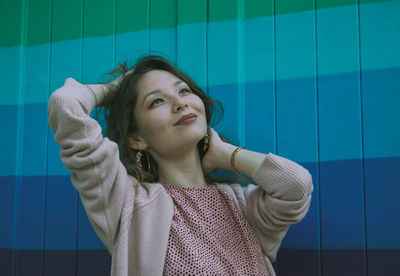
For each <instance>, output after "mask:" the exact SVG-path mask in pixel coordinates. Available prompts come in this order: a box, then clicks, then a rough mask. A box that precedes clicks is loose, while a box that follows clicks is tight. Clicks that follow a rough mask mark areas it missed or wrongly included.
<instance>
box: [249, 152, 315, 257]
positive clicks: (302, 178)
mask: <svg viewBox="0 0 400 276" xmlns="http://www.w3.org/2000/svg"><path fill="white" fill-rule="evenodd" d="M251 178H252V179H253V181H254V182H256V183H257V184H258V186H256V185H254V184H250V185H247V187H246V188H245V189H244V191H243V192H244V197H245V199H246V202H247V216H248V219H249V222H250V224H251V225H252V226H253V228H254V230H255V232H256V234H257V236H258V238H259V239H260V242H261V246H262V249H263V253H264V254H265V255H266V256H268V258H269V259H270V260H271V262H274V261H275V259H276V254H277V252H278V249H279V247H280V245H281V242H282V240H283V238H284V237H285V235H286V233H287V231H288V229H289V226H290V225H292V224H295V223H298V222H300V221H301V220H302V219H303V218H304V217H305V215H306V214H307V212H308V209H309V207H310V202H311V194H312V191H313V184H312V177H311V174H310V173H309V172H308V170H307V169H305V168H303V167H302V166H300V165H299V164H297V163H295V162H293V161H290V160H288V159H286V158H283V157H281V156H278V155H275V154H272V153H269V154H268V155H267V156H266V158H265V159H264V161H263V163H262V164H261V165H260V167H259V168H257V169H256V170H255V171H254V173H253V175H252V177H251Z"/></svg>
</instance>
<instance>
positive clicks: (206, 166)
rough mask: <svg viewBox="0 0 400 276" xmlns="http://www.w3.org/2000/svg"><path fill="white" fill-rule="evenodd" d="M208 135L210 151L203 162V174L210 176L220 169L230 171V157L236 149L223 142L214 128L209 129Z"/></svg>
mask: <svg viewBox="0 0 400 276" xmlns="http://www.w3.org/2000/svg"><path fill="white" fill-rule="evenodd" d="M208 135H209V136H210V138H209V144H208V150H207V152H206V154H205V155H204V157H203V160H202V162H201V165H202V167H203V172H204V173H205V174H208V173H210V172H212V171H215V170H217V169H220V168H223V169H227V170H230V156H231V154H232V152H233V151H234V150H235V149H236V147H235V146H234V145H232V144H229V143H227V142H224V141H222V139H221V138H220V137H219V135H218V133H217V132H216V131H215V130H214V129H213V128H212V127H210V128H209V133H208Z"/></svg>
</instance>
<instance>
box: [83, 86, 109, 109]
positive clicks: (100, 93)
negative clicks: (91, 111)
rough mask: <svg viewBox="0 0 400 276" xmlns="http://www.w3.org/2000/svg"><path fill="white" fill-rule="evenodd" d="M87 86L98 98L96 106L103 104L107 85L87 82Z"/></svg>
mask: <svg viewBox="0 0 400 276" xmlns="http://www.w3.org/2000/svg"><path fill="white" fill-rule="evenodd" d="M86 86H87V88H89V90H90V91H91V92H92V93H93V95H94V97H95V98H96V106H98V105H99V104H101V102H102V101H103V99H104V96H105V93H106V86H105V85H103V84H87V85H86Z"/></svg>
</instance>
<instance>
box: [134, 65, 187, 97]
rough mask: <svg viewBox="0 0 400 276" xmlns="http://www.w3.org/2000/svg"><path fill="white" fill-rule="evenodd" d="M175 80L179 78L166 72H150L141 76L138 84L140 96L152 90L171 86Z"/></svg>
mask: <svg viewBox="0 0 400 276" xmlns="http://www.w3.org/2000/svg"><path fill="white" fill-rule="evenodd" d="M177 80H179V78H178V77H177V76H175V75H174V74H172V73H170V72H168V71H163V70H152V71H150V72H147V73H145V74H143V76H142V77H141V78H140V80H139V82H138V88H139V91H140V93H141V94H143V93H144V94H146V93H148V92H150V91H152V90H154V89H162V88H163V87H165V86H172V85H173V84H174V83H175V82H176V81H177Z"/></svg>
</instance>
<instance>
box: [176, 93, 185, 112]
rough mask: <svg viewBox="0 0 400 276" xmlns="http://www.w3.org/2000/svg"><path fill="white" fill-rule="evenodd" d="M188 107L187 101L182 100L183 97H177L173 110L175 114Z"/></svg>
mask: <svg viewBox="0 0 400 276" xmlns="http://www.w3.org/2000/svg"><path fill="white" fill-rule="evenodd" d="M187 107H188V105H187V103H186V101H185V100H184V99H182V98H181V97H179V96H177V97H175V99H174V105H173V109H174V111H175V112H178V111H181V110H184V109H186V108H187Z"/></svg>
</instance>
